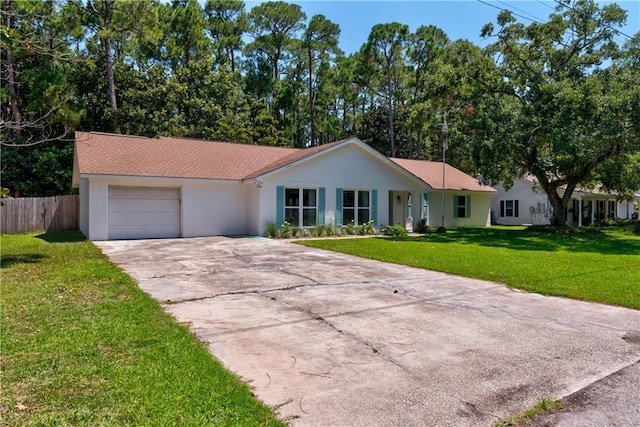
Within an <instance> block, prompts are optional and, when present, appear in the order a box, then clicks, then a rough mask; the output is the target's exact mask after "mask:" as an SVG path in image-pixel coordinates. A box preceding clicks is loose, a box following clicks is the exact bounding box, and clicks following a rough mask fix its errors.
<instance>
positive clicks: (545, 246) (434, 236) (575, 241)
mask: <svg viewBox="0 0 640 427" xmlns="http://www.w3.org/2000/svg"><path fill="white" fill-rule="evenodd" d="M395 240H399V241H415V242H435V243H462V244H471V245H479V246H489V247H501V248H508V249H514V250H521V251H545V252H555V251H559V250H563V251H569V252H590V253H601V254H603V255H640V239H637V238H633V237H632V236H629V237H628V238H627V237H626V236H624V235H615V236H614V235H611V234H607V233H606V232H604V231H602V230H599V229H564V230H560V231H554V230H551V229H550V230H542V229H539V228H532V229H522V228H513V229H511V228H503V227H500V228H498V227H491V228H457V229H451V230H447V231H446V232H445V233H429V234H427V235H425V236H423V237H399V238H395Z"/></svg>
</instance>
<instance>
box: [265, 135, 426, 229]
mask: <svg viewBox="0 0 640 427" xmlns="http://www.w3.org/2000/svg"><path fill="white" fill-rule="evenodd" d="M280 185H282V186H285V187H289V188H320V187H323V188H325V191H326V197H325V223H327V224H328V223H329V222H331V223H333V224H335V223H336V222H335V219H336V189H338V188H342V189H344V190H374V189H375V190H377V195H378V196H377V197H378V200H377V221H376V225H375V226H376V227H380V226H381V225H387V224H388V223H389V201H388V195H389V191H405V192H406V191H413V192H419V191H420V189H421V188H422V185H423V184H422V183H421V182H420V181H419V180H418V179H415V178H412V177H411V176H410V175H408V174H404V173H403V172H401V171H399V170H397V169H396V168H395V167H394V166H393V165H392V164H391V162H390V161H389V162H388V163H387V161H385V160H384V159H380V158H378V157H377V156H376V155H374V154H371V153H370V152H369V151H368V150H366V149H363V148H361V147H359V146H357V145H355V144H351V145H347V146H344V147H340V148H339V149H336V150H334V151H332V152H330V153H324V154H323V155H322V156H318V157H316V158H312V159H307V160H306V161H304V162H303V163H302V164H300V165H295V164H294V165H292V166H290V167H288V168H284V169H283V170H281V171H278V172H276V173H273V174H270V175H267V176H265V177H264V182H263V184H262V188H261V189H259V190H258V191H259V195H260V196H259V200H260V220H259V226H260V233H259V234H264V231H265V225H266V223H267V222H273V223H275V222H276V215H277V213H276V209H277V200H276V188H277V186H280Z"/></svg>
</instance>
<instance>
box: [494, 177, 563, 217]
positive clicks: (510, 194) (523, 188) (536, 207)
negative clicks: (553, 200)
mask: <svg viewBox="0 0 640 427" xmlns="http://www.w3.org/2000/svg"><path fill="white" fill-rule="evenodd" d="M494 188H495V189H496V190H498V192H497V193H494V194H493V196H492V197H491V212H492V215H493V220H494V221H495V222H496V223H497V224H501V225H522V224H533V225H545V224H549V222H550V220H551V214H552V211H551V204H550V203H549V199H548V198H547V195H546V194H545V193H544V191H542V190H540V189H534V185H533V183H532V182H530V181H527V180H524V179H518V180H516V181H515V182H514V183H513V186H512V187H511V188H509V190H505V188H504V187H503V185H502V183H500V184H498V185H496V186H495V187H494ZM501 200H504V201H506V200H518V205H519V206H518V211H519V212H518V216H517V217H506V216H505V217H501V216H500V201H501Z"/></svg>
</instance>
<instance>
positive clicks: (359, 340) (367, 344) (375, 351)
mask: <svg viewBox="0 0 640 427" xmlns="http://www.w3.org/2000/svg"><path fill="white" fill-rule="evenodd" d="M258 295H261V296H263V297H265V298H269V299H271V297H269V296H267V295H262V293H261V292H258ZM278 303H280V304H282V305H285V306H287V307H289V308H293V309H294V310H297V311H299V312H301V313H305V314H307V315H308V316H309V317H310V318H311V319H313V320H316V321H318V322H320V323H322V324H324V325H326V326H328V327H329V328H331V329H333V330H334V331H336V332H337V333H339V334H340V335H343V336H345V337H348V338H350V339H351V340H353V341H355V342H357V343H359V344H360V345H364V346H365V347H368V348H369V349H370V350H371V352H372V353H373V354H375V355H377V356H379V357H381V358H382V359H384V360H386V361H387V362H390V363H392V364H394V365H396V366H397V367H399V368H400V369H402V370H403V371H407V368H406V367H405V366H404V365H402V363H400V362H398V361H397V360H395V359H394V358H393V357H391V356H389V355H387V354H384V353H383V352H381V351H380V349H378V348H376V347H375V346H374V345H373V344H371V343H370V342H369V341H367V340H365V339H364V338H362V337H360V336H358V335H356V334H352V333H351V332H346V331H344V330H342V329H340V328H339V327H337V326H336V325H335V324H333V323H332V322H330V321H328V320H327V319H326V318H327V317H336V316H338V315H331V316H324V317H323V316H321V315H319V314H317V313H315V312H313V311H311V310H309V309H307V308H304V307H301V306H298V305H295V304H291V303H288V302H286V301H278Z"/></svg>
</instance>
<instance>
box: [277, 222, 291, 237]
mask: <svg viewBox="0 0 640 427" xmlns="http://www.w3.org/2000/svg"><path fill="white" fill-rule="evenodd" d="M291 236H292V229H291V224H289V223H288V222H287V221H285V222H283V223H282V225H281V226H280V237H284V238H285V239H286V238H289V237H291Z"/></svg>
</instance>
